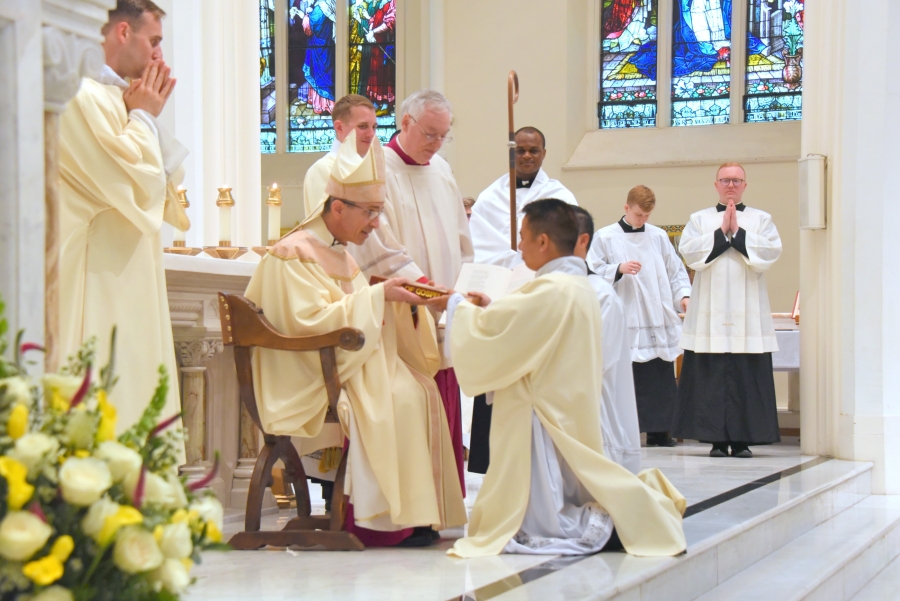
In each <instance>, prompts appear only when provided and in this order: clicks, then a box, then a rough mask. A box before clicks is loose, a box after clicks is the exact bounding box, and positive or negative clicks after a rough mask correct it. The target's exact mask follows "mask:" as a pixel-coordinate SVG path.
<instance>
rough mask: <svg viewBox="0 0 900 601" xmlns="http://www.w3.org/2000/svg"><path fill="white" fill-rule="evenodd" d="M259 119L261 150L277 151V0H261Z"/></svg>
mask: <svg viewBox="0 0 900 601" xmlns="http://www.w3.org/2000/svg"><path fill="white" fill-rule="evenodd" d="M259 91H260V94H261V96H262V104H261V106H262V111H261V113H260V120H259V142H260V150H261V152H275V0H259Z"/></svg>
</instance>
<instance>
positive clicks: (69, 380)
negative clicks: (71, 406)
mask: <svg viewBox="0 0 900 601" xmlns="http://www.w3.org/2000/svg"><path fill="white" fill-rule="evenodd" d="M83 381H84V378H82V377H81V376H66V375H63V374H47V375H45V376H44V377H43V378H41V385H42V386H43V387H44V396H45V397H46V398H47V400H48V401H49V400H50V397H51V396H52V395H53V393H54V392H57V393H59V396H61V397H62V398H63V399H65V400H66V401H71V400H72V397H74V396H75V393H76V392H78V389H79V388H81V383H82V382H83Z"/></svg>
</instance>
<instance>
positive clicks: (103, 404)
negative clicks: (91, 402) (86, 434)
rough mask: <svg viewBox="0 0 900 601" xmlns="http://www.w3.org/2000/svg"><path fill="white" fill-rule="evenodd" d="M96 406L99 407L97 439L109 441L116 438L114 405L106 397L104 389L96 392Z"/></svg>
mask: <svg viewBox="0 0 900 601" xmlns="http://www.w3.org/2000/svg"><path fill="white" fill-rule="evenodd" d="M97 407H98V408H99V409H100V425H99V426H98V427H97V441H98V442H103V441H111V440H115V438H116V420H117V419H118V417H117V412H116V407H115V405H113V404H112V403H110V402H109V400H107V398H106V391H105V390H102V389H101V390H100V391H98V392H97Z"/></svg>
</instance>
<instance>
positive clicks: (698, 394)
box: [672, 163, 781, 458]
mask: <svg viewBox="0 0 900 601" xmlns="http://www.w3.org/2000/svg"><path fill="white" fill-rule="evenodd" d="M715 187H716V192H718V194H719V203H718V205H717V206H715V207H710V208H708V209H703V210H702V211H697V212H696V213H694V214H693V215H691V219H690V221H688V224H687V225H686V226H685V228H684V233H683V234H682V236H681V244H680V246H679V250H680V251H681V254H682V256H684V258H685V261H687V264H688V267H690V268H691V269H693V270H695V271H696V272H697V273H696V274H695V275H694V285H693V290H692V294H691V297H692V298H693V302H692V303H691V305H690V307H689V308H688V311H687V315H686V316H685V319H684V332H683V333H682V336H681V348H683V349H684V363H683V365H682V369H681V380H680V382H679V387H678V405H677V408H676V410H675V420H674V422H673V426H672V433H673V435H675V436H679V437H683V438H691V439H695V440H700V441H703V442H710V443H712V445H713V446H712V450H710V453H709V455H710V457H725V456H727V455H728V446H729V445H731V456H732V457H744V458H748V457H752V456H753V453H752V452H751V451H750V448H749V447H750V445H757V444H770V443H773V442H778V441H779V440H781V437H780V435H779V431H778V409H777V407H776V405H775V380H774V378H773V377H772V353H773V352H774V351H777V350H778V342H777V341H776V339H775V326H774V324H773V322H772V312H771V309H770V308H769V293H768V291H767V289H766V278H765V272H766V271H768V270H769V268H770V267H771V266H772V264H774V263H775V261H777V260H778V257H780V256H781V237H780V236H779V235H778V229H776V227H775V224H774V223H772V216H771V215H769V214H768V213H766V212H765V211H760V210H759V209H754V208H753V207H748V206H746V205H745V204H744V203H743V202H742V197H743V195H744V191H745V190H746V189H747V176H746V173H745V171H744V168H743V167H742V166H741V165H740V164H738V163H725V164H723V165H722V166H721V167H719V170H718V171H717V173H716V183H715Z"/></svg>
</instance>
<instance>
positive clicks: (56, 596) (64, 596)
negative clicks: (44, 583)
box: [31, 585, 75, 601]
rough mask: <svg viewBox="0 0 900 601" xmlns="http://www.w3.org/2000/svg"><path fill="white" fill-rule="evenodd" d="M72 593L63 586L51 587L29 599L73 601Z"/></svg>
mask: <svg viewBox="0 0 900 601" xmlns="http://www.w3.org/2000/svg"><path fill="white" fill-rule="evenodd" d="M74 599H75V597H74V596H73V595H72V591H70V590H69V589H67V588H66V587H64V586H59V585H55V586H51V587H49V588H45V589H44V590H42V591H41V592H40V593H38V594H37V595H35V596H34V597H32V598H31V601H74Z"/></svg>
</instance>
